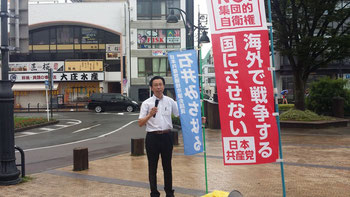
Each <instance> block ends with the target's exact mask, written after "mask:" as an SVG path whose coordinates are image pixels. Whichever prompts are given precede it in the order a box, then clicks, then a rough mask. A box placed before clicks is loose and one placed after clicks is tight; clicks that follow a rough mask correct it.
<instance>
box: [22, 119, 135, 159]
mask: <svg viewBox="0 0 350 197" xmlns="http://www.w3.org/2000/svg"><path fill="white" fill-rule="evenodd" d="M136 121H138V120H133V121H131V122H129V123H128V124H126V125H124V126H122V127H120V128H118V129H116V130H114V131H111V132H109V133H106V134H104V135H100V136H97V137H93V138H88V139H84V140H79V141H75V142H68V143H64V144H57V145H52V146H44V147H38V148H31V149H26V150H24V152H29V151H34V150H40V149H48V148H56V147H60V146H66V145H71V144H77V143H80V142H87V141H90V140H95V139H98V138H102V137H106V136H107V135H110V134H113V133H115V132H117V131H120V130H121V129H123V128H125V127H127V126H129V125H130V124H132V123H134V122H136Z"/></svg>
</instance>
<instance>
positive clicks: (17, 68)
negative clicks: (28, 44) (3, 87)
mask: <svg viewBox="0 0 350 197" xmlns="http://www.w3.org/2000/svg"><path fill="white" fill-rule="evenodd" d="M49 68H52V69H53V71H54V72H60V71H61V72H63V70H64V62H63V61H60V62H9V69H10V70H9V71H10V72H47V70H48V69H49Z"/></svg>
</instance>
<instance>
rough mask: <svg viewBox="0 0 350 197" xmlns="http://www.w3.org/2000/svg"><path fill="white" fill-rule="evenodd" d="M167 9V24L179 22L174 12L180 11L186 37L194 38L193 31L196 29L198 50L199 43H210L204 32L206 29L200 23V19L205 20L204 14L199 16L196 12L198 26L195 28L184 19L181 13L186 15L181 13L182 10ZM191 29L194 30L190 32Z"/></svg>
mask: <svg viewBox="0 0 350 197" xmlns="http://www.w3.org/2000/svg"><path fill="white" fill-rule="evenodd" d="M168 9H170V15H169V16H168V18H167V23H177V22H179V19H178V18H177V16H175V14H174V10H178V11H180V15H181V18H182V21H183V23H184V26H185V28H186V30H187V31H188V32H189V33H188V35H187V36H191V38H192V39H193V38H194V34H193V31H195V30H196V29H197V30H198V48H200V43H209V42H210V39H209V37H208V35H207V32H206V30H207V29H208V28H207V27H205V26H203V25H202V21H201V19H202V20H203V19H205V20H206V15H205V14H200V13H199V11H198V26H195V25H193V24H191V23H190V22H188V21H186V20H185V19H184V17H183V15H182V13H183V14H185V16H186V15H187V13H186V12H185V11H183V10H182V9H180V8H168ZM192 29H194V30H193V31H191V30H192ZM201 33H202V36H200V34H201Z"/></svg>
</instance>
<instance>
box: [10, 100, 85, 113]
mask: <svg viewBox="0 0 350 197" xmlns="http://www.w3.org/2000/svg"><path fill="white" fill-rule="evenodd" d="M87 104H88V103H87V102H77V103H69V104H56V103H55V104H53V107H52V109H53V111H56V112H58V111H88V109H87ZM49 106H50V105H49ZM46 110H47V109H46V105H43V104H40V103H34V104H32V103H28V104H27V106H26V107H15V108H14V112H46ZM49 110H50V109H49Z"/></svg>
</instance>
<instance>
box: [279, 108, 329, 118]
mask: <svg viewBox="0 0 350 197" xmlns="http://www.w3.org/2000/svg"><path fill="white" fill-rule="evenodd" d="M333 119H334V118H331V117H329V116H320V115H317V114H316V113H314V112H312V111H310V110H305V111H301V110H297V109H290V110H288V111H286V112H284V113H283V114H281V115H280V120H295V121H317V120H333Z"/></svg>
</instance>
